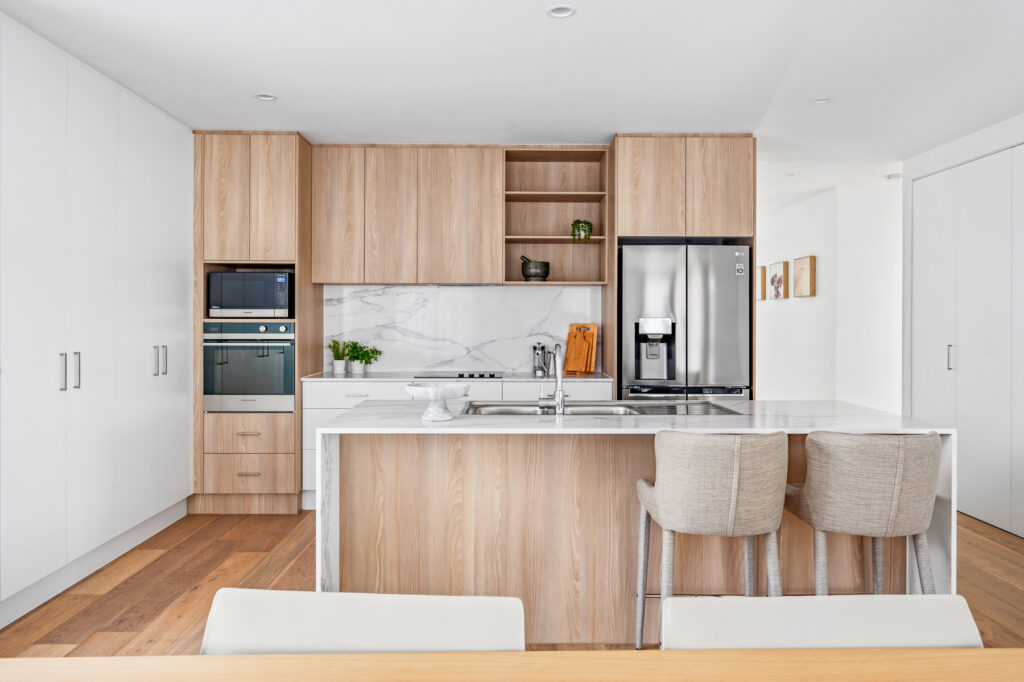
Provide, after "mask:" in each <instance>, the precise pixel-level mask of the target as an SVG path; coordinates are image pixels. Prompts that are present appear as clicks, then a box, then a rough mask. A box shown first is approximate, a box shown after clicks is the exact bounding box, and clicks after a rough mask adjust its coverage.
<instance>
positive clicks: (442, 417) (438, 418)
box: [405, 382, 469, 422]
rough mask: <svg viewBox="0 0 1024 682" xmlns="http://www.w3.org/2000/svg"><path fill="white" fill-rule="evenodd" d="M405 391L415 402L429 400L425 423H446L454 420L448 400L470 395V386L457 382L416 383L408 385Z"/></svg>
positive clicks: (424, 417)
mask: <svg viewBox="0 0 1024 682" xmlns="http://www.w3.org/2000/svg"><path fill="white" fill-rule="evenodd" d="M405 390H406V391H408V392H409V397H411V398H412V399H413V400H429V401H430V403H429V404H428V405H427V411H426V412H424V413H423V421H427V422H444V421H448V420H449V419H451V418H452V413H451V412H450V411H449V410H448V403H447V402H446V401H447V400H451V399H452V398H462V397H464V396H466V395H468V394H469V384H467V383H457V382H429V383H428V382H414V383H411V384H406V386H405Z"/></svg>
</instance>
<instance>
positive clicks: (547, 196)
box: [505, 191, 605, 203]
mask: <svg viewBox="0 0 1024 682" xmlns="http://www.w3.org/2000/svg"><path fill="white" fill-rule="evenodd" d="M604 196H605V193H604V192H520V191H514V192H505V201H530V202H539V201H552V202H571V203H598V202H600V201H601V200H602V199H604Z"/></svg>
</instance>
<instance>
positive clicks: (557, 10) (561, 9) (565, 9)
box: [548, 5, 576, 19]
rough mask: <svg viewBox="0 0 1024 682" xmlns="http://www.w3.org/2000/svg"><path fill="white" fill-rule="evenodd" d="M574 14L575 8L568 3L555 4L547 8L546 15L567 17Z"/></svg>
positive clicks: (555, 17) (559, 17) (556, 17)
mask: <svg viewBox="0 0 1024 682" xmlns="http://www.w3.org/2000/svg"><path fill="white" fill-rule="evenodd" d="M574 14H576V8H575V7H570V6H569V5H555V6H554V7H549V8H548V16H549V17H551V18H553V19H568V18H569V17H571V16H572V15H574Z"/></svg>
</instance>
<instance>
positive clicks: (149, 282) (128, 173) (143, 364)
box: [113, 91, 162, 532]
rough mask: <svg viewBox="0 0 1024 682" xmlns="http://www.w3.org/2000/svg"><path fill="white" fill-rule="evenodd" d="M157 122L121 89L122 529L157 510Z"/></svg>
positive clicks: (119, 351)
mask: <svg viewBox="0 0 1024 682" xmlns="http://www.w3.org/2000/svg"><path fill="white" fill-rule="evenodd" d="M154 135H155V131H154V126H153V123H152V119H151V116H150V110H149V105H147V104H145V103H144V102H142V101H140V100H139V99H137V98H135V97H134V96H132V95H129V94H127V93H125V92H123V91H122V92H119V93H118V142H117V262H118V268H117V275H118V281H117V326H116V333H115V334H113V341H114V344H115V347H116V349H117V357H118V364H117V403H118V414H119V416H120V436H121V437H120V442H119V444H118V456H119V464H118V473H119V476H118V491H119V498H120V502H121V505H120V514H119V519H118V520H119V527H118V531H119V532H123V531H126V530H128V529H129V528H132V527H133V526H135V525H136V524H138V523H139V522H141V521H143V520H145V519H147V518H149V517H150V516H152V515H153V514H156V513H157V512H158V511H160V510H159V468H160V467H159V447H158V440H159V435H158V434H159V401H158V398H159V391H160V383H159V382H160V376H159V367H158V364H159V346H160V340H159V333H158V330H157V313H156V309H155V308H154V301H156V300H158V292H159V277H158V276H157V275H156V274H155V273H157V268H158V266H159V263H160V261H161V259H162V256H161V255H160V250H161V248H162V240H161V237H160V234H159V232H158V230H157V228H158V225H159V222H158V220H159V219H158V217H157V213H158V212H159V210H160V208H159V207H161V206H162V203H161V198H160V194H161V190H160V188H158V187H156V186H155V183H154V182H152V180H151V174H152V172H153V169H152V164H153V161H152V160H153V158H154V156H155V155H156V153H157V148H156V147H155V145H154V140H153V138H154Z"/></svg>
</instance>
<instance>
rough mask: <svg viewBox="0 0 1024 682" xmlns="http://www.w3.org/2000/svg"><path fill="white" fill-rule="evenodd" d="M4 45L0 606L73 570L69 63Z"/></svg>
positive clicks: (20, 34)
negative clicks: (67, 388) (67, 361)
mask: <svg viewBox="0 0 1024 682" xmlns="http://www.w3.org/2000/svg"><path fill="white" fill-rule="evenodd" d="M2 31H3V32H2V36H0V43H2V47H0V100H2V101H0V182H2V183H3V185H2V187H0V194H2V201H0V406H2V407H0V410H2V411H0V415H2V416H0V599H3V598H6V597H8V596H10V595H11V594H13V593H14V592H17V591H18V590H21V589H22V588H24V587H27V586H28V585H30V584H32V583H33V582H35V581H36V580H38V579H40V578H42V577H43V576H45V575H48V574H49V573H51V572H52V571H54V570H56V569H58V568H60V567H61V566H63V565H64V563H65V561H66V560H67V546H66V540H67V532H66V525H67V516H66V514H67V507H66V496H65V486H66V484H67V461H66V459H65V445H66V443H65V441H66V426H67V425H66V406H67V400H66V397H67V393H66V392H63V391H61V390H60V386H61V384H62V383H63V382H64V379H65V373H64V365H63V363H61V361H60V353H65V352H67V350H66V348H67V347H66V323H67V309H66V308H67V299H66V297H67V272H66V269H65V263H64V259H65V257H66V248H67V243H66V238H67V234H66V229H65V228H66V219H67V111H68V106H67V87H68V86H67V73H68V70H67V69H68V66H67V59H66V58H65V57H64V55H63V54H61V53H60V52H58V51H57V50H55V49H53V48H52V47H51V46H49V45H48V44H46V43H44V42H43V41H42V40H40V39H39V38H37V37H36V36H34V35H32V34H29V33H27V32H25V31H23V30H21V29H20V28H18V27H16V26H13V25H11V24H10V23H5V24H3V28H2Z"/></svg>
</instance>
